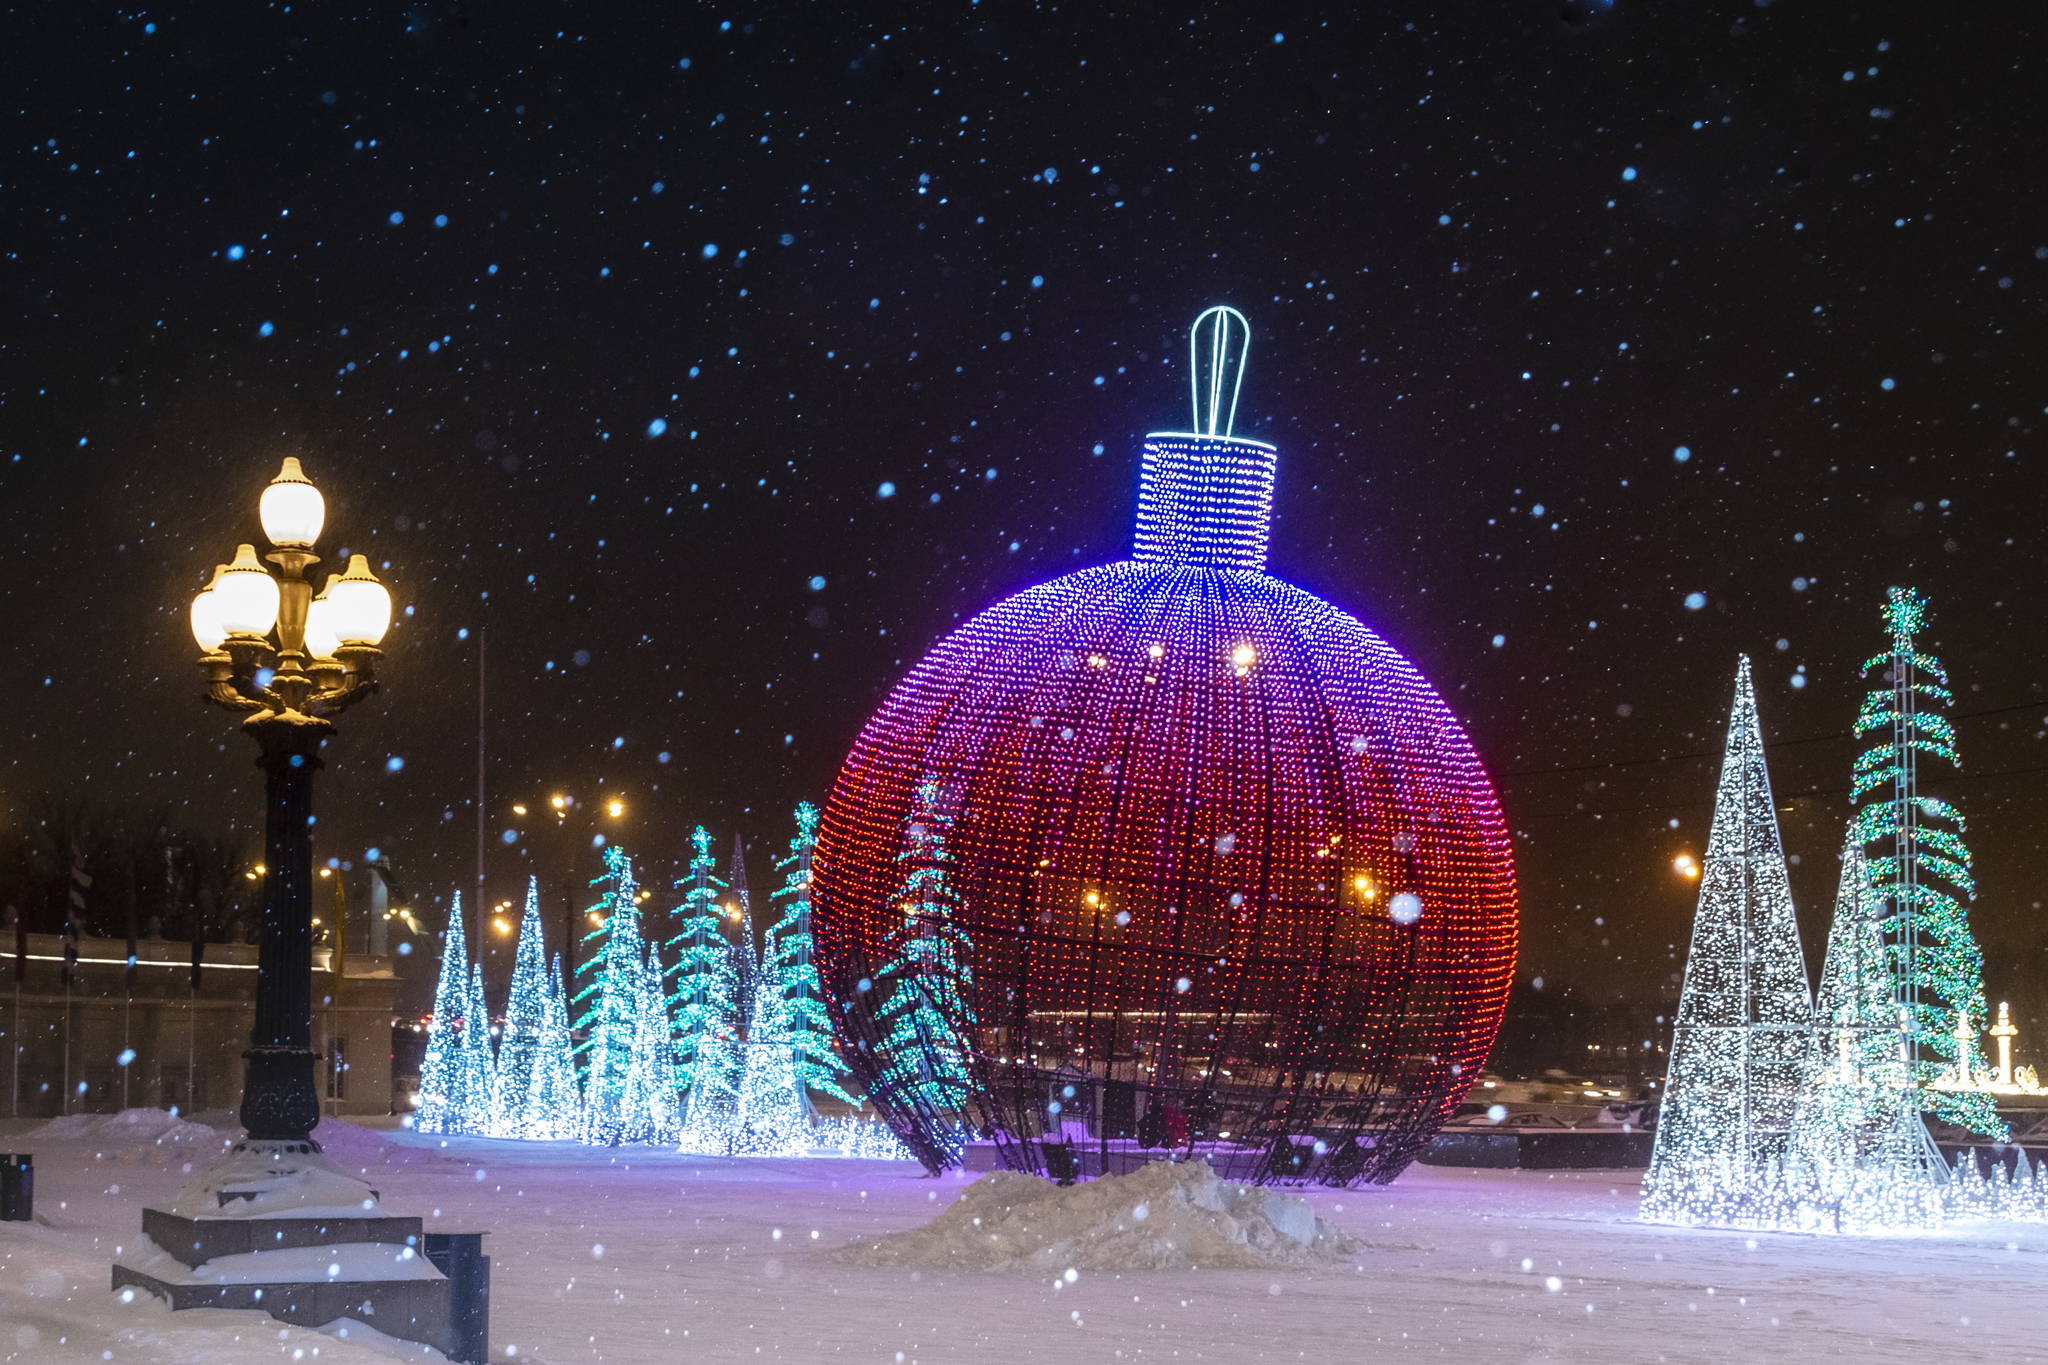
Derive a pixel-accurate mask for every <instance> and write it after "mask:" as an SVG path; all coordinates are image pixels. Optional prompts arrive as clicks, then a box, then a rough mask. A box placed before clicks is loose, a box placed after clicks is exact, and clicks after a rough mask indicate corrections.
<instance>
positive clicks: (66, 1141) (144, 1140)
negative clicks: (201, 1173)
mask: <svg viewBox="0 0 2048 1365" xmlns="http://www.w3.org/2000/svg"><path fill="white" fill-rule="evenodd" d="M233 1141H234V1138H233V1137H232V1136H231V1135H229V1134H227V1133H223V1132H221V1131H220V1130H219V1129H218V1128H209V1127H207V1126H206V1125H205V1124H203V1123H194V1122H192V1121H191V1120H190V1119H183V1118H178V1117H176V1116H174V1115H172V1114H170V1113H167V1112H166V1111H164V1110H162V1109H123V1110H121V1111H120V1112H119V1113H114V1114H66V1115H64V1116H63V1117H62V1118H54V1119H51V1120H49V1121H48V1122H47V1123H43V1124H39V1125H38V1126H37V1127H35V1128H33V1129H31V1130H30V1131H29V1132H28V1133H27V1134H26V1135H25V1136H23V1137H21V1138H19V1139H16V1142H15V1145H16V1146H18V1147H21V1148H24V1149H26V1150H29V1151H34V1150H35V1149H36V1147H37V1146H41V1147H45V1148H48V1147H54V1146H57V1145H59V1144H62V1145H63V1146H66V1147H92V1148H95V1149H97V1150H99V1151H100V1152H102V1153H103V1154H113V1155H116V1156H118V1157H119V1158H121V1159H122V1160H126V1161H131V1162H132V1161H137V1160H141V1159H143V1158H145V1157H147V1158H149V1159H151V1160H162V1161H164V1162H166V1163H168V1162H170V1161H171V1160H173V1159H176V1160H179V1161H190V1160H193V1159H194V1158H195V1157H208V1158H210V1157H214V1156H218V1155H219V1154H220V1153H221V1152H224V1151H226V1150H227V1148H228V1145H229V1144H230V1143H232V1142H233Z"/></svg>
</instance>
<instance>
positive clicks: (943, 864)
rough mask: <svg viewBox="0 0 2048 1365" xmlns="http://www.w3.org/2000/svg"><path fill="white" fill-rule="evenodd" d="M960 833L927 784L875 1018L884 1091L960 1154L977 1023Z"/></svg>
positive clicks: (912, 822) (915, 807) (912, 826)
mask: <svg viewBox="0 0 2048 1365" xmlns="http://www.w3.org/2000/svg"><path fill="white" fill-rule="evenodd" d="M952 825H953V811H952V801H951V793H949V792H948V791H946V789H945V788H944V787H943V786H941V785H940V783H939V782H938V780H937V779H936V778H932V777H927V778H925V779H924V781H922V782H920V783H919V784H918V787H917V792H916V795H915V797H914V798H913V804H912V806H911V812H910V818H909V820H908V822H907V824H906V826H905V831H904V839H905V846H904V849H903V852H901V853H900V854H898V855H897V860H898V861H899V862H901V863H902V864H903V865H904V867H905V872H904V878H903V882H902V884H901V886H900V887H899V888H898V890H897V892H896V895H895V902H896V906H897V908H898V910H899V911H900V912H901V913H902V916H903V919H902V922H901V923H900V924H898V925H897V926H896V928H895V930H894V931H893V932H892V933H891V934H890V936H889V941H888V945H887V947H888V952H889V958H888V960H887V961H885V962H884V963H883V964H882V965H881V967H879V968H878V969H877V970H876V972H875V988H876V989H878V990H881V991H883V992H885V994H884V997H883V1001H882V1007H881V1009H880V1010H879V1011H878V1013H877V1016H876V1017H877V1021H878V1022H879V1024H880V1025H881V1029H882V1039H881V1045H880V1052H881V1058H882V1074H881V1079H882V1081H883V1083H884V1084H885V1085H886V1086H887V1087H888V1089H889V1091H890V1093H891V1096H892V1098H893V1100H894V1101H895V1102H896V1103H898V1104H905V1105H909V1106H911V1107H914V1108H915V1109H917V1110H919V1111H921V1112H922V1113H923V1114H924V1115H925V1116H927V1119H928V1122H927V1125H926V1126H927V1127H928V1128H935V1129H937V1130H939V1131H946V1132H950V1133H951V1134H953V1137H952V1142H953V1144H954V1145H955V1146H956V1147H958V1146H961V1145H964V1143H965V1141H966V1138H965V1134H964V1132H963V1131H962V1130H961V1129H960V1128H959V1114H960V1111H961V1110H962V1109H963V1108H964V1107H965V1105H966V1100H967V1095H968V1092H969V1090H970V1089H971V1087H972V1084H973V1082H972V1078H971V1077H970V1076H969V1075H968V1072H967V1063H966V1053H967V1039H968V1037H969V1036H970V1035H971V1033H972V1031H973V1028H974V1025H975V1016H974V1010H973V1007H972V1006H971V1005H970V1004H969V1003H968V1002H967V1000H966V998H965V997H964V996H963V995H962V994H961V992H960V987H962V986H967V987H970V988H971V987H972V986H973V984H974V983H973V977H972V975H971V974H970V972H969V969H968V966H967V957H968V949H969V943H968V939H967V931H966V930H965V929H963V928H962V927H961V926H960V924H959V921H958V916H957V915H956V913H955V912H956V910H957V909H958V906H959V894H958V892H956V891H955V890H954V888H953V881H952V877H951V875H950V869H951V866H952V857H951V855H950V854H948V853H947V851H946V836H947V834H948V833H949V832H950V831H951V829H952ZM955 1156H956V1159H957V1156H958V1153H957V1151H956V1152H955Z"/></svg>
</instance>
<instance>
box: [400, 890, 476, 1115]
mask: <svg viewBox="0 0 2048 1365" xmlns="http://www.w3.org/2000/svg"><path fill="white" fill-rule="evenodd" d="M472 984H473V983H472V979H471V975H470V971H469V947H468V943H467V936H466V935H465V934H464V933H463V925H462V893H461V892H460V891H458V892H456V893H455V896H454V903H453V905H451V906H450V907H449V910H448V932H447V934H445V935H444V936H443V938H442V944H441V974H440V977H439V978H438V980H437V981H436V982H435V985H434V1014H433V1018H432V1020H431V1021H430V1022H429V1023H428V1025H427V1051H426V1056H425V1057H424V1058H423V1059H422V1061H421V1063H420V1102H419V1107H418V1109H417V1110H416V1111H415V1112H414V1115H413V1126H414V1127H415V1128H417V1129H418V1130H419V1131H420V1132H423V1133H481V1132H483V1131H484V1129H485V1127H486V1126H487V1125H488V1122H489V1119H490V1086H489V1081H488V1077H486V1080H485V1083H484V1084H483V1086H482V1087H481V1088H479V1086H478V1084H477V1077H476V1072H475V1059H476V1048H475V1045H474V1044H473V1043H472V1042H470V1041H468V1039H469V1036H470V1035H471V1034H473V1033H476V1032H478V1031H482V1032H484V1033H486V1034H488V1033H489V1031H490V1023H489V1021H488V1019H486V1018H485V1017H484V1013H483V1010H482V1008H481V1006H480V1004H479V1002H478V998H477V995H476V994H473V993H472V991H471V986H472Z"/></svg>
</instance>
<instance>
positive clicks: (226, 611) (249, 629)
mask: <svg viewBox="0 0 2048 1365" xmlns="http://www.w3.org/2000/svg"><path fill="white" fill-rule="evenodd" d="M210 591H211V593H212V595H213V603H214V605H213V620H214V622H215V623H217V624H218V625H219V628H220V629H221V630H223V631H226V632H227V634H228V635H230V636H238V635H239V636H243V637H249V636H255V637H261V636H265V635H268V634H270V628H271V627H272V626H274V625H276V624H277V603H278V591H277V580H276V579H274V578H272V577H271V576H270V570H268V569H266V568H264V567H263V565H262V563H261V562H260V561H258V560H257V558H256V547H255V546H253V545H237V546H236V547H235V557H234V559H233V560H231V561H229V563H228V565H227V567H226V568H224V569H222V570H221V571H220V572H219V573H217V574H215V575H214V578H213V587H212V588H211V589H210ZM194 628H195V630H196V629H197V625H196V616H195V627H194ZM201 643H204V641H201Z"/></svg>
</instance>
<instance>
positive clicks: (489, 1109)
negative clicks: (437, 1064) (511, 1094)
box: [461, 962, 498, 1133]
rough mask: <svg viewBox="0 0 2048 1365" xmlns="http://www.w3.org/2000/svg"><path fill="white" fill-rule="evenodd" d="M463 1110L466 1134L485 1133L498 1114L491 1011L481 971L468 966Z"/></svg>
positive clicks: (475, 965)
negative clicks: (492, 1119)
mask: <svg viewBox="0 0 2048 1365" xmlns="http://www.w3.org/2000/svg"><path fill="white" fill-rule="evenodd" d="M461 1065H462V1107H463V1113H464V1115H465V1118H464V1126H463V1129H462V1131H463V1132H465V1133H488V1132H490V1130H491V1115H492V1114H494V1113H495V1112H496V1111H497V1105H498V1097H497V1070H498V1058H497V1053H496V1052H495V1051H493V1050H492V1047H491V1010H490V1006H489V1005H488V1004H487V1003H486V1002H485V1000H484V968H483V964H482V963H480V962H472V963H470V964H469V1003H468V1005H467V1006H466V1007H465V1009H464V1018H463V1025H462V1050H461Z"/></svg>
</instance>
